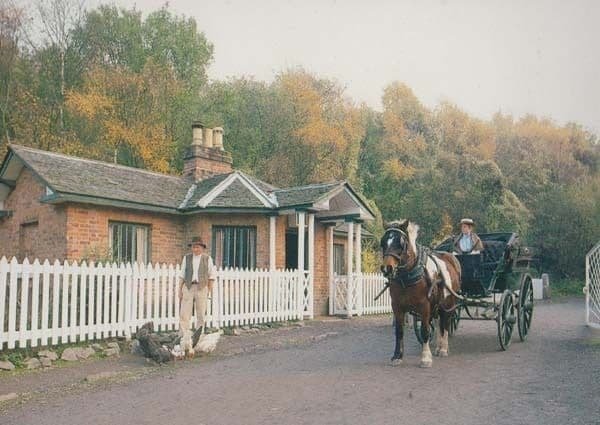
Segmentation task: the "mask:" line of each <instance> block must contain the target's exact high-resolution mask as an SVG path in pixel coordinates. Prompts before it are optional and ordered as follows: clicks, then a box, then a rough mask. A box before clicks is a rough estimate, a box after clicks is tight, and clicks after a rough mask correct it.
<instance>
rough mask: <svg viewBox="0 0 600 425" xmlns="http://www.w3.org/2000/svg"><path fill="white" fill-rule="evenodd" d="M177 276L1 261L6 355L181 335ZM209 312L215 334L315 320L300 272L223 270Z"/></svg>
mask: <svg viewBox="0 0 600 425" xmlns="http://www.w3.org/2000/svg"><path fill="white" fill-rule="evenodd" d="M179 270H180V266H179V265H177V266H173V265H169V266H167V265H165V264H163V265H158V264H156V265H151V264H149V265H138V264H133V266H132V265H131V264H126V265H124V264H86V263H85V262H83V263H81V264H78V263H77V262H73V263H68V262H66V261H65V262H64V263H62V264H61V263H60V262H59V261H55V262H54V263H52V264H51V263H50V262H48V260H46V261H44V263H43V264H41V263H40V262H39V261H38V260H35V261H34V262H33V263H29V262H28V261H27V260H25V261H24V262H23V263H22V264H21V263H19V262H18V261H17V260H16V259H15V258H13V259H12V260H11V261H10V262H8V260H7V259H6V258H5V257H3V258H2V259H0V318H2V320H3V321H2V327H1V328H0V351H1V350H3V349H6V348H8V349H13V348H15V347H16V346H17V344H18V347H20V348H22V347H26V346H27V345H29V346H31V347H36V346H46V345H55V344H59V343H70V342H77V341H85V340H94V339H103V338H111V337H116V336H125V337H129V336H130V335H131V333H133V332H135V331H136V330H137V329H138V328H139V327H140V326H142V325H143V324H144V323H146V322H148V321H150V320H151V321H153V322H154V327H155V329H156V330H159V331H165V330H176V329H178V328H179V317H178V315H179V297H178V284H177V283H178V279H177V276H178V274H179ZM207 310H208V312H207V316H206V324H207V326H209V327H223V326H239V325H248V324H253V323H266V322H276V321H285V320H294V319H300V320H301V319H302V318H303V317H305V316H308V317H311V316H312V285H311V279H310V276H309V275H308V274H307V273H301V272H298V271H297V270H276V271H268V270H240V269H224V270H219V271H218V272H217V279H216V282H215V286H214V289H213V292H212V297H211V299H210V302H209V305H208V307H207ZM194 316H195V315H194ZM194 321H195V317H194V320H192V323H193V322H194Z"/></svg>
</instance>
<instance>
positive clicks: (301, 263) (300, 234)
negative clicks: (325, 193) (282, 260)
mask: <svg viewBox="0 0 600 425" xmlns="http://www.w3.org/2000/svg"><path fill="white" fill-rule="evenodd" d="M305 217H306V212H304V211H298V270H300V271H301V272H302V273H304V269H305V268H304V223H305V220H304V218H305Z"/></svg>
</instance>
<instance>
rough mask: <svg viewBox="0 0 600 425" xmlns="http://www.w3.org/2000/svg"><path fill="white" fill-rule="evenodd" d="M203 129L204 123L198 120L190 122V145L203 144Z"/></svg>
mask: <svg viewBox="0 0 600 425" xmlns="http://www.w3.org/2000/svg"><path fill="white" fill-rule="evenodd" d="M203 129H204V124H202V123H201V122H200V121H194V122H193V123H192V146H202V145H203V144H204V142H203V140H204V138H203Z"/></svg>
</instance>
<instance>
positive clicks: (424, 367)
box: [419, 360, 433, 369]
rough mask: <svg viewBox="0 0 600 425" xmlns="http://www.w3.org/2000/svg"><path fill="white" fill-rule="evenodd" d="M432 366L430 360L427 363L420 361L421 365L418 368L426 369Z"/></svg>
mask: <svg viewBox="0 0 600 425" xmlns="http://www.w3.org/2000/svg"><path fill="white" fill-rule="evenodd" d="M432 364H433V362H432V361H431V360H430V361H428V362H425V361H422V362H421V364H420V365H419V367H422V368H423V369H426V368H430V367H431V365H432Z"/></svg>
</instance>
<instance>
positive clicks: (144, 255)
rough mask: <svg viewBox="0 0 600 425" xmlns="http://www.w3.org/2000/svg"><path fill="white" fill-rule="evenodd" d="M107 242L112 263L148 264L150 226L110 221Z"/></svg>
mask: <svg viewBox="0 0 600 425" xmlns="http://www.w3.org/2000/svg"><path fill="white" fill-rule="evenodd" d="M108 240H109V242H108V243H109V247H110V251H111V253H112V257H113V261H116V262H118V263H135V262H137V263H140V264H147V263H149V262H150V226H149V225H147V224H136V223H125V222H119V221H111V222H109V223H108Z"/></svg>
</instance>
